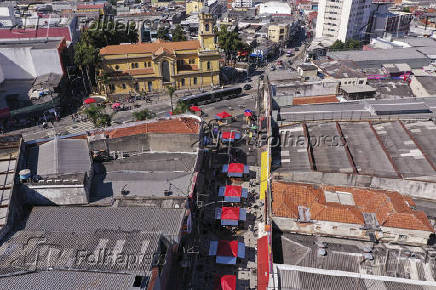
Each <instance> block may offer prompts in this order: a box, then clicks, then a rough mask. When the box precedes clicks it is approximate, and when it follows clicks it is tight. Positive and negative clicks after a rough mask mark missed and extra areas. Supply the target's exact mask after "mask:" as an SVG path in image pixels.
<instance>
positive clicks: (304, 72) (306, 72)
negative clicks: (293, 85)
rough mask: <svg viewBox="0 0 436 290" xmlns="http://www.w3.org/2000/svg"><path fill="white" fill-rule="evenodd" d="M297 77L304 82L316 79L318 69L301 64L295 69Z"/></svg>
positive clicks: (310, 65)
mask: <svg viewBox="0 0 436 290" xmlns="http://www.w3.org/2000/svg"><path fill="white" fill-rule="evenodd" d="M297 72H298V75H299V76H300V77H301V78H302V79H303V80H305V81H310V80H316V79H317V78H318V68H317V67H316V66H315V65H312V64H301V65H299V66H298V67H297Z"/></svg>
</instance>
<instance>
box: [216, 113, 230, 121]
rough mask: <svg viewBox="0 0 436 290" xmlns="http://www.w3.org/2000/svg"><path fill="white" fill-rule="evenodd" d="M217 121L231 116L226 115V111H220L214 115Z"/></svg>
mask: <svg viewBox="0 0 436 290" xmlns="http://www.w3.org/2000/svg"><path fill="white" fill-rule="evenodd" d="M216 116H217V117H218V118H219V119H224V118H230V117H231V116H232V115H230V114H229V113H227V112H226V111H222V112H221V113H218V114H216Z"/></svg>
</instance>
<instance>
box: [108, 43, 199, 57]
mask: <svg viewBox="0 0 436 290" xmlns="http://www.w3.org/2000/svg"><path fill="white" fill-rule="evenodd" d="M199 48H200V42H199V41H198V40H188V41H178V42H162V41H159V42H153V43H135V44H120V45H109V46H106V47H103V48H102V49H100V54H101V55H110V54H128V53H153V54H154V53H157V52H160V53H163V52H164V51H168V52H171V53H174V52H175V51H178V50H195V49H199Z"/></svg>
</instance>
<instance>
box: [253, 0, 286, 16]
mask: <svg viewBox="0 0 436 290" xmlns="http://www.w3.org/2000/svg"><path fill="white" fill-rule="evenodd" d="M256 9H257V11H258V12H257V14H258V15H265V16H266V15H270V16H274V15H283V16H291V15H292V9H291V6H289V4H288V3H286V2H278V1H270V2H265V3H262V4H258V5H256Z"/></svg>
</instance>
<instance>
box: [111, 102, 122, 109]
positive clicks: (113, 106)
mask: <svg viewBox="0 0 436 290" xmlns="http://www.w3.org/2000/svg"><path fill="white" fill-rule="evenodd" d="M119 106H121V104H120V103H114V104H113V105H112V109H115V108H118V107H119Z"/></svg>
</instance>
